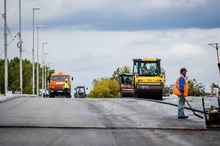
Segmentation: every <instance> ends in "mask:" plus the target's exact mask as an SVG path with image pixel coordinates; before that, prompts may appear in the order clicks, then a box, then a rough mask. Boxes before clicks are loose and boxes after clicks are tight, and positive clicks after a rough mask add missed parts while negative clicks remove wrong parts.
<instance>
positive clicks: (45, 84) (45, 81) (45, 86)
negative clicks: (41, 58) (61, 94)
mask: <svg viewBox="0 0 220 146" xmlns="http://www.w3.org/2000/svg"><path fill="white" fill-rule="evenodd" d="M46 55H49V53H45V80H44V88H45V90H46V89H47V62H46V60H47V59H46Z"/></svg>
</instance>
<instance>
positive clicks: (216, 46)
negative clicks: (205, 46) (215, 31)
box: [209, 43, 220, 75]
mask: <svg viewBox="0 0 220 146" xmlns="http://www.w3.org/2000/svg"><path fill="white" fill-rule="evenodd" d="M209 45H210V46H212V47H214V48H216V53H217V62H218V64H217V65H218V69H219V75H220V61H219V53H218V48H219V47H220V43H212V44H209Z"/></svg>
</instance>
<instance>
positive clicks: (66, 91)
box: [64, 88, 68, 98]
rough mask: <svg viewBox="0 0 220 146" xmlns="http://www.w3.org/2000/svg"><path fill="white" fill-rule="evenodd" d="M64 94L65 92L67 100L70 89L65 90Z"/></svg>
mask: <svg viewBox="0 0 220 146" xmlns="http://www.w3.org/2000/svg"><path fill="white" fill-rule="evenodd" d="M64 92H65V96H66V98H67V97H68V88H65V89H64Z"/></svg>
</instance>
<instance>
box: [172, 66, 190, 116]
mask: <svg viewBox="0 0 220 146" xmlns="http://www.w3.org/2000/svg"><path fill="white" fill-rule="evenodd" d="M186 73H187V70H186V68H181V69H180V74H179V75H178V76H177V78H176V81H175V84H174V88H173V94H174V95H177V96H178V97H179V104H178V119H187V118H188V116H185V114H184V109H183V108H184V105H185V97H186V96H188V90H189V85H188V81H187V79H186Z"/></svg>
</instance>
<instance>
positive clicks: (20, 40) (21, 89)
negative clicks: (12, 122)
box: [19, 0, 23, 94]
mask: <svg viewBox="0 0 220 146" xmlns="http://www.w3.org/2000/svg"><path fill="white" fill-rule="evenodd" d="M22 43H23V42H22V39H21V0H19V48H20V92H21V94H22V91H23V87H22V86H23V84H22V83H23V80H22V78H23V74H22V51H23V50H22Z"/></svg>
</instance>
